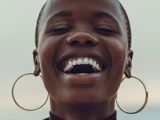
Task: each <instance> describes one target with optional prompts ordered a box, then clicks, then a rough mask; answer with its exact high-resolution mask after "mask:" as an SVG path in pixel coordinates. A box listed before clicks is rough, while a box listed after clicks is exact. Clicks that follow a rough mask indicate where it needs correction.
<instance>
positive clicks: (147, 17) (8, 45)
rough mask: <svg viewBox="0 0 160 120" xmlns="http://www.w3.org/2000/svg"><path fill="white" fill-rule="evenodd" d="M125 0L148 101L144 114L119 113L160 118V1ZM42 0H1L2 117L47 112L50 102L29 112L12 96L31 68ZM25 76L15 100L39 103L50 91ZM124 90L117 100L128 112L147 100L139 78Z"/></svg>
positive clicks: (37, 116) (15, 119) (34, 119)
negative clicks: (16, 102)
mask: <svg viewBox="0 0 160 120" xmlns="http://www.w3.org/2000/svg"><path fill="white" fill-rule="evenodd" d="M121 1H122V3H123V5H124V7H125V8H126V10H127V13H128V15H129V18H130V22H131V26H132V36H133V39H132V41H133V43H132V44H133V46H132V48H133V50H134V53H135V54H134V60H133V71H132V73H133V75H135V76H137V77H139V78H141V79H142V80H143V81H144V82H145V84H146V86H147V88H148V91H149V101H148V104H147V107H146V108H145V109H144V111H142V112H141V113H138V114H136V115H126V114H123V113H122V112H119V114H118V117H119V118H120V119H122V120H128V119H130V120H151V119H152V120H160V92H159V91H160V63H159V62H160V54H159V51H160V23H159V22H160V8H159V6H160V1H159V0H121ZM43 4H44V0H0V81H1V84H0V120H20V119H23V120H42V119H43V118H45V117H47V116H48V111H49V105H46V106H45V107H44V108H42V109H41V110H39V111H36V112H26V111H23V110H20V109H19V108H18V107H16V105H15V104H14V103H13V101H12V98H11V86H12V84H13V82H14V81H15V79H16V78H17V77H18V76H19V75H20V74H23V73H26V72H32V71H33V62H32V50H33V49H34V30H35V24H36V18H37V16H38V12H39V10H40V8H41V7H42V5H43ZM25 80H26V81H25ZM25 80H24V81H22V82H19V83H18V84H17V87H16V97H17V99H19V102H21V103H22V104H24V105H26V106H27V105H30V106H34V105H35V104H36V105H38V104H40V103H41V102H42V101H43V99H42V98H44V97H45V94H46V93H45V92H43V91H44V88H43V84H42V83H40V82H41V81H40V80H34V79H33V78H29V77H28V79H25ZM27 81H28V82H27ZM121 88H122V89H120V93H119V96H118V98H119V102H120V103H121V105H123V106H124V107H125V106H129V107H128V110H130V111H132V110H135V109H134V108H138V107H139V106H140V105H141V104H142V103H143V99H144V92H143V88H142V86H141V85H140V84H139V83H138V82H137V81H135V80H134V79H133V80H126V81H125V82H124V84H123V86H122V87H121ZM23 94H24V95H23ZM39 101H40V102H39ZM117 110H118V108H117Z"/></svg>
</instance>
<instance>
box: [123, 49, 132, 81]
mask: <svg viewBox="0 0 160 120" xmlns="http://www.w3.org/2000/svg"><path fill="white" fill-rule="evenodd" d="M132 58H133V51H132V50H131V49H130V50H128V55H127V61H126V65H125V71H124V74H125V76H126V77H127V78H131V77H132V74H131V69H132Z"/></svg>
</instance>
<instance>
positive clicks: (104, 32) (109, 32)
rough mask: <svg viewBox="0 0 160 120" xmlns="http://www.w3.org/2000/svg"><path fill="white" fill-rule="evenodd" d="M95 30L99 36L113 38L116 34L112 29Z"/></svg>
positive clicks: (100, 28) (98, 28)
mask: <svg viewBox="0 0 160 120" xmlns="http://www.w3.org/2000/svg"><path fill="white" fill-rule="evenodd" d="M94 30H95V32H97V33H99V34H101V35H106V36H112V35H113V34H115V33H116V32H115V31H114V30H113V28H111V27H95V28H94Z"/></svg>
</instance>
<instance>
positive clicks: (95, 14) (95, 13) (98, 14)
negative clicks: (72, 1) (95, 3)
mask: <svg viewBox="0 0 160 120" xmlns="http://www.w3.org/2000/svg"><path fill="white" fill-rule="evenodd" d="M72 15H73V12H72V11H66V10H65V11H60V12H57V13H53V14H51V15H50V16H49V17H48V19H47V24H48V23H50V21H52V20H53V19H55V18H57V17H62V18H63V17H71V16H72ZM91 16H93V17H95V18H102V17H106V18H110V19H112V20H113V21H114V22H116V24H117V25H119V26H121V25H120V23H119V20H118V18H116V17H115V16H113V15H112V14H111V13H109V12H105V11H93V12H91Z"/></svg>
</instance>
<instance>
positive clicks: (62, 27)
mask: <svg viewBox="0 0 160 120" xmlns="http://www.w3.org/2000/svg"><path fill="white" fill-rule="evenodd" d="M70 30H71V27H69V26H66V25H60V26H55V27H53V28H52V29H50V30H49V31H48V32H47V33H49V34H53V35H61V34H65V33H67V32H70Z"/></svg>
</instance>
